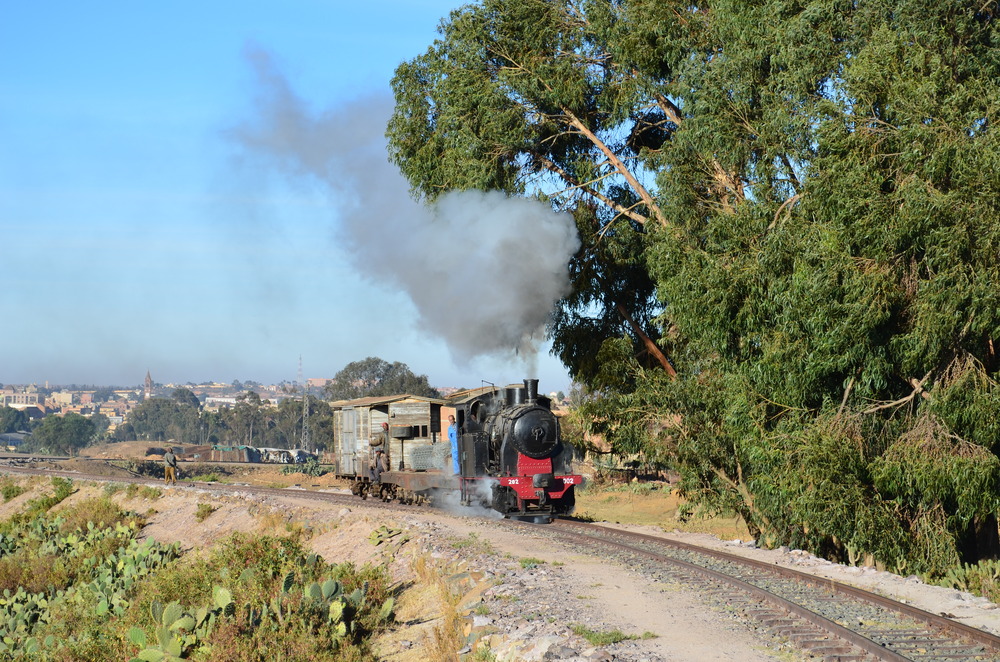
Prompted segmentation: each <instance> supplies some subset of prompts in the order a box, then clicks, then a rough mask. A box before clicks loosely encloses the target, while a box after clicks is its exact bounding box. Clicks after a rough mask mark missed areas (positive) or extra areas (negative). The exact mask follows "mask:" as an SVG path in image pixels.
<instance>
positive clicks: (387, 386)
mask: <svg viewBox="0 0 1000 662" xmlns="http://www.w3.org/2000/svg"><path fill="white" fill-rule="evenodd" d="M323 392H324V394H325V395H326V397H327V398H329V399H330V400H351V399H354V398H363V397H369V396H376V395H399V394H402V393H408V394H410V395H421V396H426V397H431V398H437V397H440V396H441V394H440V393H438V392H437V390H436V389H434V388H433V387H431V385H430V383H429V382H428V381H427V375H415V374H413V372H412V371H411V370H410V368H409V366H407V365H406V364H405V363H400V362H399V361H396V362H395V363H389V362H388V361H385V360H383V359H380V358H378V357H375V356H369V357H368V358H366V359H363V360H361V361H354V362H352V363H348V364H347V365H346V366H344V367H343V368H342V369H341V370H340V372H338V373H337V374H336V375H334V377H333V379H332V380H331V381H330V382H329V383H328V384H327V385H326V386H325V387H323Z"/></svg>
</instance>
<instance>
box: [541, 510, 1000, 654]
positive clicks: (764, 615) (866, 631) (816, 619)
mask: <svg viewBox="0 0 1000 662" xmlns="http://www.w3.org/2000/svg"><path fill="white" fill-rule="evenodd" d="M548 530H549V531H550V535H553V536H555V537H557V538H561V539H562V540H563V541H565V543H568V544H576V545H581V546H584V547H587V548H589V549H593V548H595V547H596V548H603V549H604V550H606V554H607V552H610V553H611V554H613V555H614V556H616V557H618V558H620V559H621V560H622V561H623V562H625V563H628V564H629V565H630V566H632V567H633V568H634V569H637V570H640V571H641V572H643V573H646V574H648V575H650V576H651V577H652V578H654V579H659V580H663V579H671V580H674V581H678V582H681V583H684V584H687V585H691V586H693V587H695V588H696V589H697V590H700V591H701V592H703V593H707V594H710V595H712V596H713V597H714V598H715V599H716V600H718V601H720V602H722V603H724V604H725V605H727V606H728V607H730V608H734V609H736V610H738V611H740V612H742V613H743V614H744V615H745V616H746V617H747V618H749V619H752V620H754V621H757V622H759V623H761V624H763V626H764V627H766V628H767V629H768V630H769V631H771V633H772V634H774V635H777V636H781V637H786V638H788V639H789V640H791V641H793V642H794V643H796V644H797V645H798V646H799V647H801V648H802V649H803V650H805V651H807V652H808V653H809V654H810V655H811V656H815V657H817V658H822V659H824V660H830V661H831V662H832V661H834V660H841V661H843V660H891V661H901V660H921V661H938V660H940V661H941V662H944V661H946V660H947V661H951V662H953V661H955V660H1000V637H997V636H995V635H993V634H990V633H988V632H985V631H983V630H978V629H976V628H972V627H969V626H967V625H964V624H962V623H958V622H955V621H953V620H951V619H948V618H945V617H942V616H938V615H936V614H932V613H930V612H926V611H923V610H921V609H917V608H915V607H913V606H910V605H907V604H904V603H901V602H897V601H895V600H891V599H889V598H886V597H883V596H880V595H877V594H874V593H869V592H867V591H864V590H861V589H859V588H856V587H853V586H849V585H846V584H841V583H838V582H835V581H833V580H829V579H824V578H821V577H816V576H814V575H809V574H806V573H802V572H799V571H797V570H792V569H790V568H783V567H780V566H776V565H772V564H768V563H762V562H760V561H756V560H753V559H748V558H745V557H742V556H737V555H733V554H728V553H726V552H721V551H718V550H713V549H708V548H704V547H699V546H696V545H690V544H687V543H683V542H679V541H674V540H668V539H664V538H657V537H654V536H648V535H643V534H639V533H632V532H626V531H621V530H618V529H611V528H608V527H604V526H600V525H596V524H589V523H582V522H574V521H570V520H557V521H556V522H554V523H553V524H552V525H551V526H550V527H548Z"/></svg>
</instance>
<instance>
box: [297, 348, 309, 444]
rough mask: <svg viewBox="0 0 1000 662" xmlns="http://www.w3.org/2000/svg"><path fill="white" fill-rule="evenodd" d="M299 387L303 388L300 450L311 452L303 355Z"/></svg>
mask: <svg viewBox="0 0 1000 662" xmlns="http://www.w3.org/2000/svg"><path fill="white" fill-rule="evenodd" d="M299 386H301V387H302V441H301V443H300V445H299V448H301V449H302V450H309V445H310V443H311V439H310V438H309V437H310V435H309V391H308V389H306V381H305V379H303V377H302V355H301V354H299Z"/></svg>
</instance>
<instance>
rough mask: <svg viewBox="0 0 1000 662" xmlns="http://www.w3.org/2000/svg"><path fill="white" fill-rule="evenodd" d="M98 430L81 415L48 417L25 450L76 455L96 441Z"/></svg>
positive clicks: (33, 431)
mask: <svg viewBox="0 0 1000 662" xmlns="http://www.w3.org/2000/svg"><path fill="white" fill-rule="evenodd" d="M95 434H96V428H95V426H94V424H93V423H92V422H91V421H90V419H88V418H85V417H83V416H80V415H79V414H73V413H69V414H66V415H65V416H46V417H45V418H43V419H42V422H41V423H40V424H39V425H38V427H36V428H35V429H34V430H32V432H31V437H30V440H29V441H26V442H25V447H24V448H25V450H31V451H34V452H38V453H48V454H50V455H75V454H76V452H77V451H79V450H80V449H81V448H83V447H85V446H87V445H89V444H90V443H92V442H93V441H94V438H95Z"/></svg>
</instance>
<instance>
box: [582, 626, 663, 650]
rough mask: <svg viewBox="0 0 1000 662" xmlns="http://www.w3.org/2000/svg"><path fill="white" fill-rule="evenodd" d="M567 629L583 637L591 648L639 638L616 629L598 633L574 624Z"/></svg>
mask: <svg viewBox="0 0 1000 662" xmlns="http://www.w3.org/2000/svg"><path fill="white" fill-rule="evenodd" d="M569 629H570V630H572V631H573V634H576V635H579V636H581V637H583V638H584V639H586V640H587V641H589V642H590V643H591V645H593V646H608V645H610V644H617V643H619V642H621V641H627V640H629V639H638V638H639V637H637V636H635V635H632V634H625V633H624V632H622V631H621V630H617V629H616V630H610V631H608V632H598V631H597V630H591V629H590V628H588V627H587V626H585V625H579V624H575V623H571V624H570V626H569ZM643 637H644V638H645V635H643Z"/></svg>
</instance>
